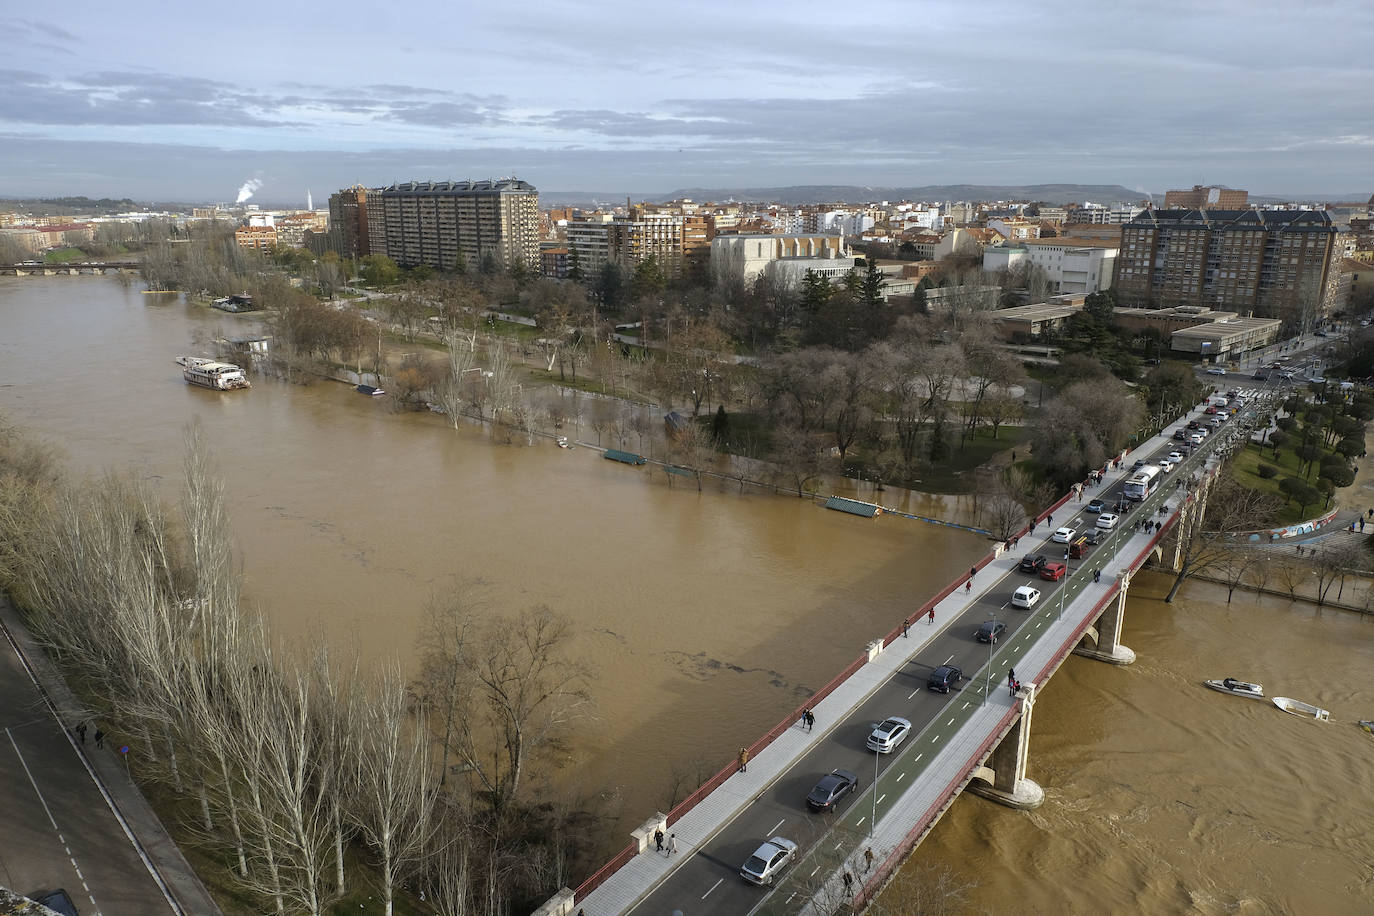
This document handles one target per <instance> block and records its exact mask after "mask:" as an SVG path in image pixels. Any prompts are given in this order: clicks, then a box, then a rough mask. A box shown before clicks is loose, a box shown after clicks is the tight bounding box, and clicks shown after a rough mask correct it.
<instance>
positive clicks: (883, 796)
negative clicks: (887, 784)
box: [877, 792, 887, 805]
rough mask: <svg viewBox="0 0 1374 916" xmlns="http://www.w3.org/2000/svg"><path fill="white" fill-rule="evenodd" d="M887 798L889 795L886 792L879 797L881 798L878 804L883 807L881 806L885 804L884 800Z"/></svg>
mask: <svg viewBox="0 0 1374 916" xmlns="http://www.w3.org/2000/svg"><path fill="white" fill-rule="evenodd" d="M885 798H887V793H886V792H884V793H883V794H882V795H879V796H878V801H877V804H879V805H881V804H882V803H883V799H885Z"/></svg>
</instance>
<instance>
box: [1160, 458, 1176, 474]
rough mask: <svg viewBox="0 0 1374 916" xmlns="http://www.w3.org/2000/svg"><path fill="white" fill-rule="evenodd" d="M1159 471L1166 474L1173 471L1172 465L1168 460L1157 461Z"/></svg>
mask: <svg viewBox="0 0 1374 916" xmlns="http://www.w3.org/2000/svg"><path fill="white" fill-rule="evenodd" d="M1159 469H1160V470H1161V471H1163V472H1164V473H1166V474H1167V473H1169V472H1170V471H1172V470H1173V469H1174V463H1173V462H1172V461H1170V460H1169V459H1168V458H1161V459H1159Z"/></svg>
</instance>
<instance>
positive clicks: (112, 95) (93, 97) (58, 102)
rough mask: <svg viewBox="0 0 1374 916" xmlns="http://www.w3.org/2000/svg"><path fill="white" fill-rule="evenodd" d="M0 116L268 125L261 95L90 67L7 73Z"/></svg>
mask: <svg viewBox="0 0 1374 916" xmlns="http://www.w3.org/2000/svg"><path fill="white" fill-rule="evenodd" d="M10 85H11V89H12V91H10V92H8V93H5V94H4V95H2V96H0V119H4V120H8V121H12V122H17V123H23V124H39V125H77V124H94V125H125V126H132V125H141V124H158V125H164V124H200V125H222V126H267V125H272V124H278V123H280V122H274V121H269V120H267V119H265V118H263V117H260V116H259V115H258V114H256V113H255V110H256V109H260V108H262V107H265V102H264V100H263V99H261V98H260V97H256V96H253V95H249V94H245V93H242V92H238V91H236V90H234V89H232V88H231V87H229V86H227V85H225V84H223V83H216V82H213V81H211V80H203V79H183V78H179V77H173V76H170V75H165V74H150V73H125V72H120V73H109V72H105V73H92V74H87V75H84V76H80V77H74V78H71V79H69V80H67V81H65V82H58V81H55V80H51V79H48V78H46V77H43V76H39V75H38V74H35V73H16V74H11V79H10Z"/></svg>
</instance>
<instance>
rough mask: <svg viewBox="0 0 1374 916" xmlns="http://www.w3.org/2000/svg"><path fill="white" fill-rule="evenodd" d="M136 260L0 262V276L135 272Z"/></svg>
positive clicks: (64, 275)
mask: <svg viewBox="0 0 1374 916" xmlns="http://www.w3.org/2000/svg"><path fill="white" fill-rule="evenodd" d="M136 273H138V262H137V261H129V260H123V261H81V262H69V263H66V264H46V263H39V262H34V261H26V262H23V263H19V264H0V277H66V276H72V277H77V276H83V275H89V276H94V275H96V274H136Z"/></svg>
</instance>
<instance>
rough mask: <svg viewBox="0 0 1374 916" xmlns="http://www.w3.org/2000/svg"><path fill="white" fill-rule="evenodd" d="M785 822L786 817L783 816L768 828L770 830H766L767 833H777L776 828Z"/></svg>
mask: <svg viewBox="0 0 1374 916" xmlns="http://www.w3.org/2000/svg"><path fill="white" fill-rule="evenodd" d="M785 823H787V818H783V819H782V820H780V821H778V822H777V823H776V824H774V825H773V829H772V830H770V831H768V832H769V834H775V833H777V832H778V828H779V827H781V826H782V825H783V824H785Z"/></svg>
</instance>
